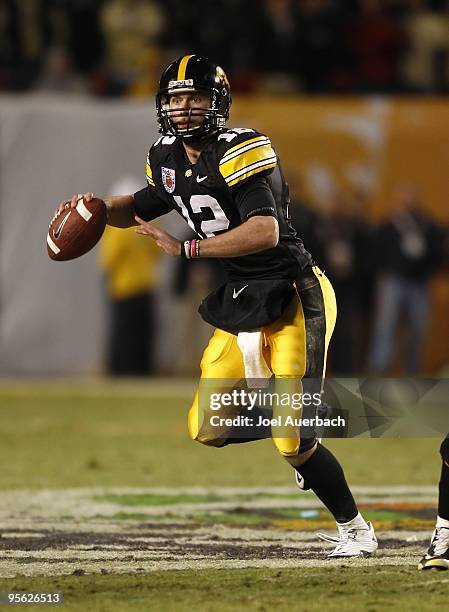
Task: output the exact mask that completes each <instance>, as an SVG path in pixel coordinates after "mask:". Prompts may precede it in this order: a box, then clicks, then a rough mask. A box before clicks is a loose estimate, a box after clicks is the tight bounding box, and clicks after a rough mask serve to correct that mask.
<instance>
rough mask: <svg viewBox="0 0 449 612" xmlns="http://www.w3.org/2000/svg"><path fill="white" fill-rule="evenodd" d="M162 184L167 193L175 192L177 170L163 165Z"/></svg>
mask: <svg viewBox="0 0 449 612" xmlns="http://www.w3.org/2000/svg"><path fill="white" fill-rule="evenodd" d="M162 184H163V185H164V188H165V191H167V193H173V192H174V190H175V171H174V170H172V169H171V168H165V167H164V166H162Z"/></svg>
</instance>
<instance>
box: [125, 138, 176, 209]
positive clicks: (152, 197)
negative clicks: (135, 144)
mask: <svg viewBox="0 0 449 612" xmlns="http://www.w3.org/2000/svg"><path fill="white" fill-rule="evenodd" d="M153 150H154V145H153V146H152V147H151V149H150V150H149V152H148V155H147V162H146V178H147V186H146V187H145V188H144V189H140V190H139V191H137V192H136V193H135V194H134V210H135V211H136V214H137V216H138V217H140V218H141V219H143V220H144V221H152V220H153V219H156V218H157V217H161V216H162V215H165V214H167V213H169V212H170V211H171V210H172V208H171V206H170V205H169V204H168V202H165V201H164V200H162V199H161V198H160V197H159V196H158V194H157V189H156V185H155V183H154V180H153V171H152V169H151V156H152V152H153Z"/></svg>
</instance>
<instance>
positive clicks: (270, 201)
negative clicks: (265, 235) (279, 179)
mask: <svg viewBox="0 0 449 612" xmlns="http://www.w3.org/2000/svg"><path fill="white" fill-rule="evenodd" d="M233 197H234V202H235V205H236V206H237V209H238V211H239V213H240V218H241V220H242V221H243V222H244V221H247V220H248V219H250V218H251V217H256V216H262V217H276V218H277V212H276V202H275V201H274V197H273V192H272V191H271V189H270V186H269V185H268V181H267V179H266V178H265V177H263V176H262V177H261V176H254V177H251V179H249V180H248V181H246V182H245V183H244V184H243V185H241V186H240V187H238V188H237V189H235V190H234V192H233Z"/></svg>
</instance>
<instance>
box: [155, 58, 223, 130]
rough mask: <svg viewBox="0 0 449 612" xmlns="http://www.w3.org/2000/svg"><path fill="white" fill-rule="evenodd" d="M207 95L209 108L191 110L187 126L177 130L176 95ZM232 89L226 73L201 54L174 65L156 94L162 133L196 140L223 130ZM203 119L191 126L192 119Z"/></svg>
mask: <svg viewBox="0 0 449 612" xmlns="http://www.w3.org/2000/svg"><path fill="white" fill-rule="evenodd" d="M195 91H198V92H201V93H206V94H208V95H209V97H210V105H209V108H206V109H202V108H193V109H192V108H191V109H189V110H188V111H183V113H188V115H187V119H188V120H187V127H183V128H182V129H181V128H178V127H177V126H176V124H175V122H174V121H173V117H176V116H179V113H180V111H179V110H177V109H170V108H169V99H170V96H171V95H173V94H183V93H191V92H195ZM230 106H231V89H230V86H229V81H228V78H227V76H226V73H225V71H224V70H223V69H222V68H220V66H217V64H214V63H213V62H211V61H210V60H209V59H207V57H202V56H201V55H184V56H183V57H180V58H179V59H177V60H176V61H175V62H172V63H171V64H170V65H169V66H168V67H167V68H166V69H165V70H164V72H163V74H162V77H161V80H160V83H159V91H158V92H157V95H156V109H157V119H158V122H159V126H160V127H159V132H161V133H162V134H173V135H174V136H179V137H180V138H182V139H186V140H187V139H197V138H202V137H203V136H206V135H207V134H210V133H211V132H213V131H215V130H218V129H220V128H222V127H224V124H225V122H226V120H227V119H228V118H229V108H230ZM198 116H202V117H204V119H203V121H202V123H201V125H191V118H192V117H198Z"/></svg>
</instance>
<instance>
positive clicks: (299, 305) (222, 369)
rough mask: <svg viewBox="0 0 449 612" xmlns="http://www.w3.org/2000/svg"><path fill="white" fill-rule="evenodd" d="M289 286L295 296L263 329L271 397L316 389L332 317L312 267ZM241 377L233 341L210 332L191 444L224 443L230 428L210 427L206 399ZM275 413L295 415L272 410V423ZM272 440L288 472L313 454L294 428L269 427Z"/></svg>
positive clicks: (330, 302) (326, 288)
mask: <svg viewBox="0 0 449 612" xmlns="http://www.w3.org/2000/svg"><path fill="white" fill-rule="evenodd" d="M295 286H296V293H297V296H296V297H295V298H294V299H293V300H292V302H291V303H290V305H289V306H288V308H287V309H286V311H285V312H284V314H283V315H282V317H281V318H280V319H278V320H277V321H275V322H274V323H272V324H270V325H267V326H266V327H264V328H263V335H264V340H265V342H264V349H263V354H264V357H265V360H266V362H267V364H268V366H269V367H270V369H271V371H272V372H273V374H274V376H275V392H276V393H279V394H283V393H298V392H301V391H302V379H303V378H304V377H307V378H308V379H314V380H315V381H316V380H318V381H319V385H318V391H319V390H320V388H321V381H322V380H323V378H324V375H325V369H326V355H327V350H328V346H329V342H330V338H331V335H332V332H333V329H334V326H335V320H336V314H337V307H336V301H335V293H334V290H333V288H332V285H331V283H330V282H329V280H328V278H327V277H326V276H325V274H324V273H323V272H321V270H320V269H319V268H318V267H316V266H314V267H313V268H312V269H310V270H309V271H308V272H306V273H304V274H303V275H302V276H301V277H300V278H298V279H297V280H296V281H295ZM244 378H245V369H244V365H243V357H242V353H241V351H240V349H239V347H238V345H237V336H235V335H234V334H231V333H228V332H226V331H223V330H221V329H216V330H215V332H214V334H213V335H212V338H211V339H210V341H209V344H208V345H207V347H206V349H205V351H204V353H203V357H202V360H201V379H200V384H199V388H198V390H197V391H196V394H195V397H194V400H193V403H192V406H191V408H190V411H189V416H188V426H189V434H190V436H191V438H192V439H193V440H197V441H198V442H201V443H202V444H207V445H210V446H218V447H219V446H224V445H225V444H226V439H227V437H228V436H229V435H230V429H231V427H229V426H214V427H211V426H210V418H211V416H212V415H214V414H217V412H214V411H212V409H211V407H210V395H211V392H214V393H225V392H229V390H230V388H232V385H233V383H235V384H237V385H238V383H239V381H241V380H242V379H244ZM211 386H212V387H213V388H212V389H211ZM240 411H241V406H236V405H231V406H229V407H227V408H226V409H224V408H223V407H222V408H221V409H220V411H219V415H220V417H224V416H226V417H228V418H232V417H235V416H237V415H238V414H239V413H240ZM224 412H225V414H224ZM278 414H281V416H282V419H283V418H284V416H286V415H287V414H292V416H293V417H295V418H299V417H300V416H301V413H300V412H299V413H298V410H295V409H294V408H292V407H291V406H287V407H285V406H284V407H281V406H273V418H275V417H276V416H277V415H278ZM283 422H284V421H283ZM272 437H273V441H274V444H275V445H276V448H277V449H278V451H279V452H280V453H281V455H283V456H284V457H285V458H286V459H287V461H289V463H291V464H292V465H293V466H294V467H295V466H296V467H299V465H301V463H303V461H304V459H305V455H303V453H306V452H307V456H309V451H311V452H313V450H314V449H315V440H314V439H312V440H307V441H305V440H304V441H303V442H305V444H304V443H303V444H302V445H301V440H300V434H299V428H297V427H293V426H292V427H290V428H289V429H286V428H285V427H282V428H277V427H273V428H272ZM241 441H243V440H241ZM310 442H311V443H312V444H310ZM311 446H312V447H313V449H311ZM301 455H302V458H301Z"/></svg>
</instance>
